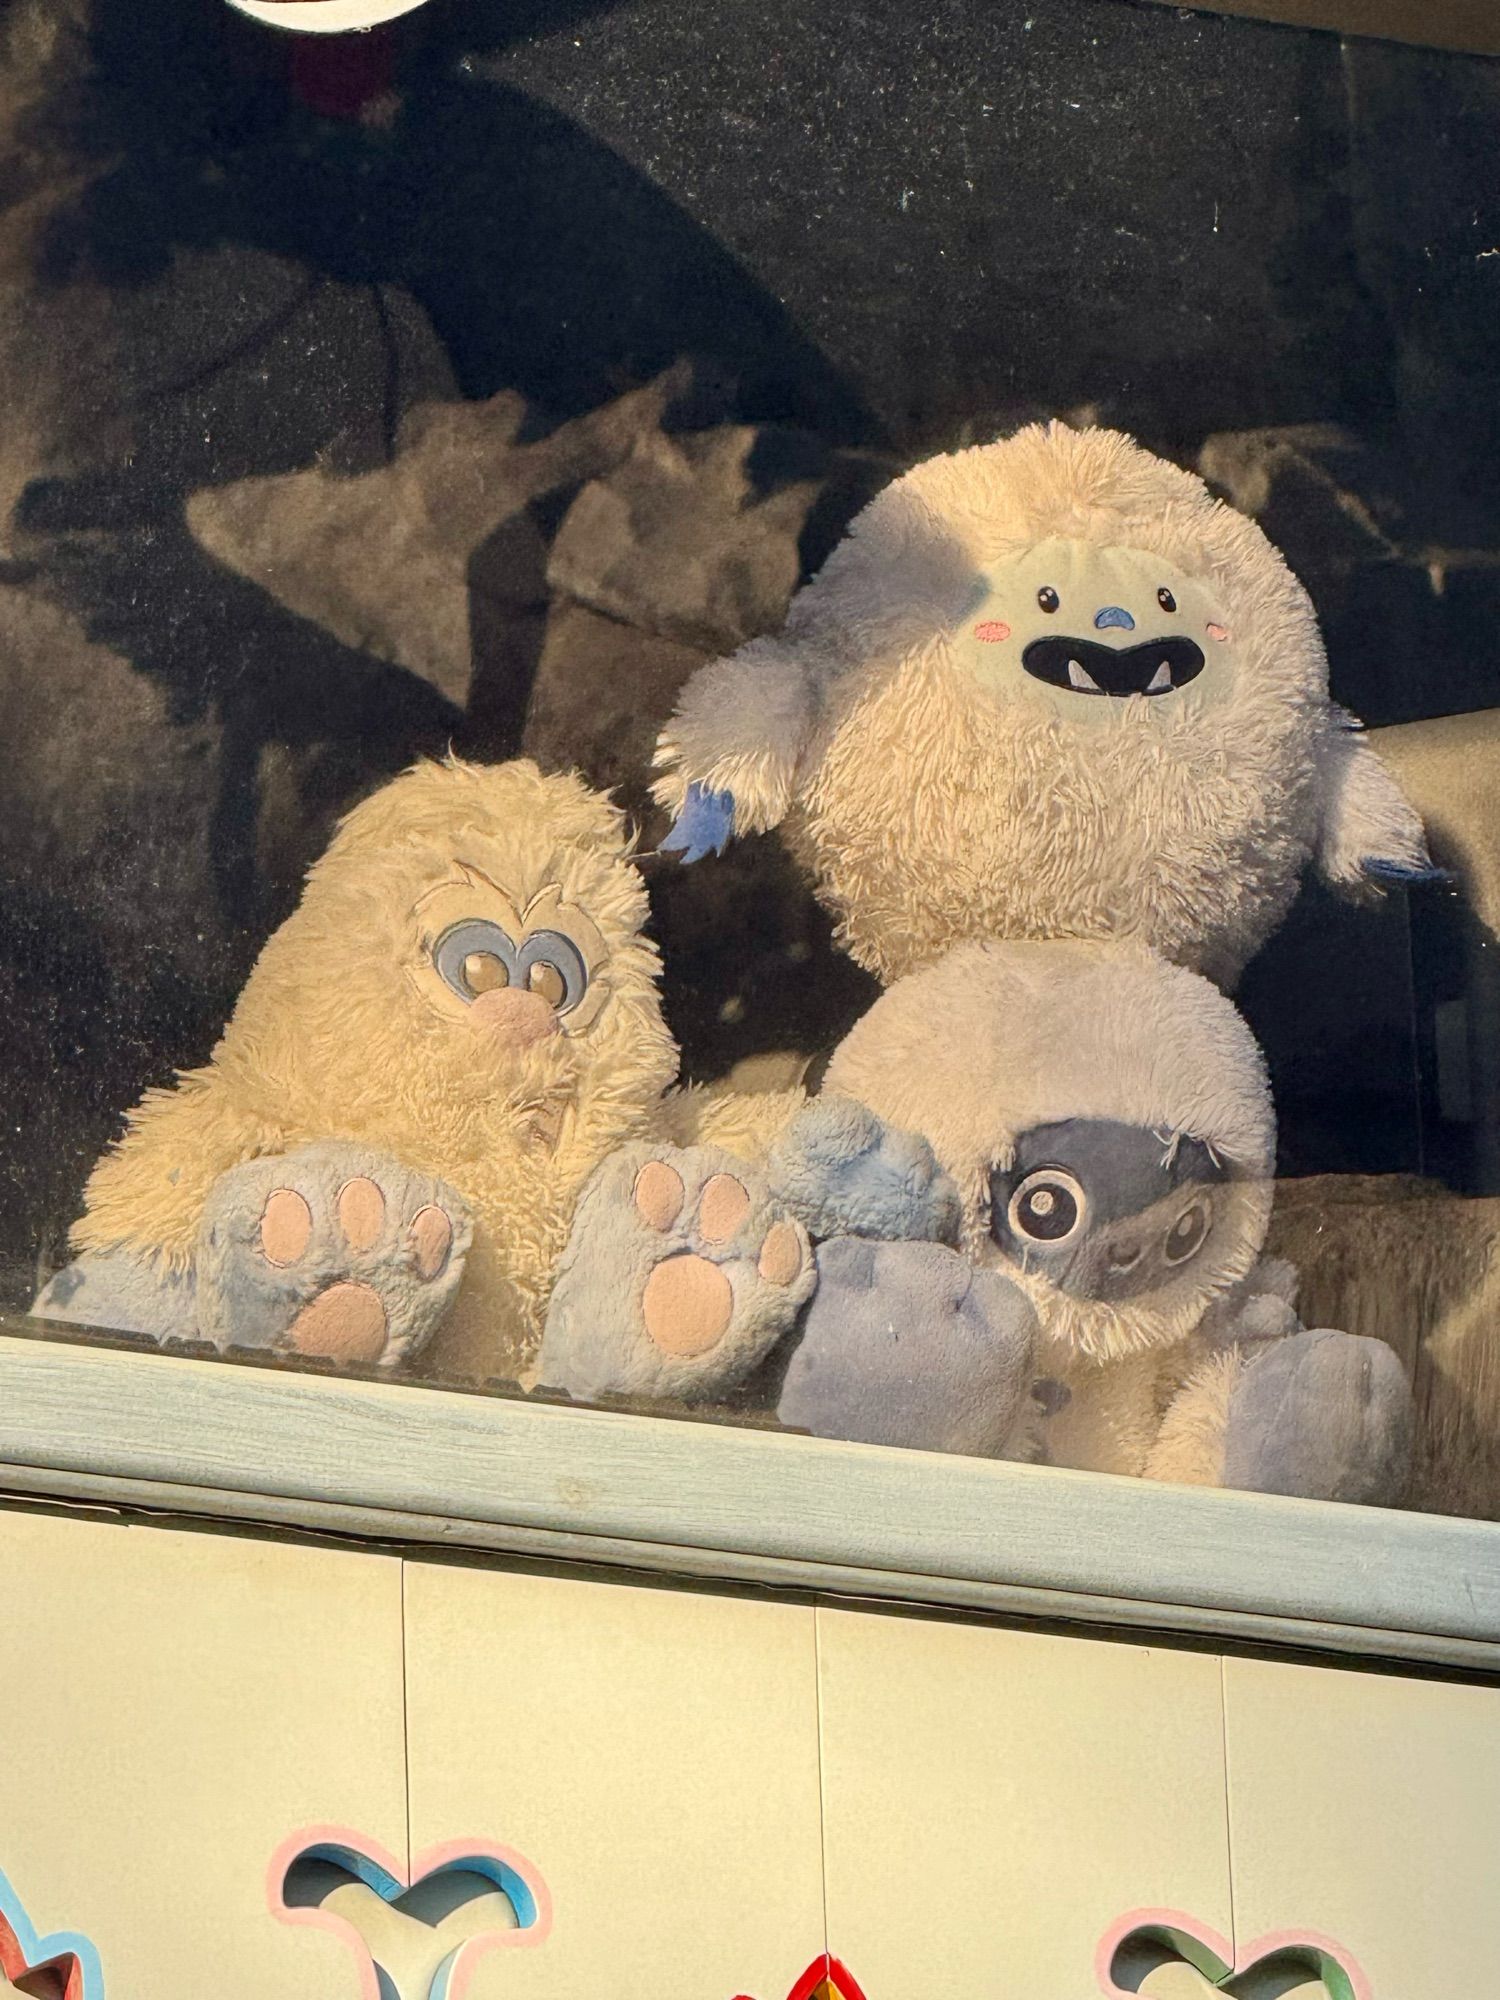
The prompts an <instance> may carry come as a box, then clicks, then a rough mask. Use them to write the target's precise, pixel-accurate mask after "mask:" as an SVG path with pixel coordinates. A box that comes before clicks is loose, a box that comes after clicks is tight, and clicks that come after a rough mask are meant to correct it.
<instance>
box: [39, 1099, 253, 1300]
mask: <svg viewBox="0 0 1500 2000" xmlns="http://www.w3.org/2000/svg"><path fill="white" fill-rule="evenodd" d="M284 1144H285V1137H284V1135H283V1134H282V1133H281V1132H279V1131H277V1130H275V1129H274V1128H272V1127H271V1126H267V1125H261V1124H259V1123H257V1122H256V1121H255V1120H254V1119H252V1118H250V1117H249V1116H247V1115H246V1114H244V1113H242V1112H240V1111H238V1110H237V1109H235V1108H234V1107H232V1106H231V1105H230V1104H228V1103H227V1102H226V1100H225V1097H224V1094H223V1092H222V1091H220V1090H216V1089H214V1088H213V1087H212V1082H211V1081H210V1080H209V1079H208V1073H207V1072H204V1071H197V1070H194V1071H190V1072H189V1073H188V1074H187V1075H185V1076H184V1077H182V1078H181V1079H180V1081H179V1082H178V1085H177V1087H176V1089H175V1090H148V1091H147V1093H146V1095H145V1096H144V1097H143V1098H142V1099H141V1101H140V1103H139V1104H138V1105H137V1106H136V1108H135V1110H134V1111H132V1112H131V1114H130V1118H129V1121H128V1123H127V1126H126V1130H125V1135H124V1137H123V1138H122V1139H121V1140H120V1142H119V1144H118V1145H117V1146H115V1147H113V1148H112V1149H111V1150H110V1151H109V1152H107V1153H106V1154H104V1156H103V1158H102V1159H100V1160H99V1162H98V1163H97V1165H96V1166H95V1168H94V1171H93V1172H92V1173H91V1174H90V1175H89V1179H88V1185H87V1187H86V1188H85V1189H84V1212H83V1214H82V1216H81V1217H80V1218H79V1220H78V1221H77V1222H76V1223H75V1224H74V1225H73V1230H72V1235H71V1244H72V1248H73V1249H74V1250H75V1251H87V1250H114V1249H117V1248H124V1249H130V1250H139V1251H145V1252H147V1253H148V1254H150V1255H151V1256H153V1257H155V1258H156V1259H157V1260H158V1261H159V1262H160V1263H161V1265H162V1266H163V1267H164V1268H165V1269H167V1270H169V1271H173V1272H181V1271H185V1270H187V1269H188V1268H189V1267H190V1266H191V1264H192V1260H193V1256H194V1253H195V1251H196V1248H197V1242H198V1224H199V1220H200V1218H201V1217H202V1214H203V1206H204V1203H205V1202H206V1201H207V1199H208V1191H209V1189H210V1188H211V1187H212V1186H213V1184H214V1182H215V1181H216V1180H217V1179H218V1177H219V1175H220V1174H222V1173H225V1172H227V1171H228V1169H229V1168H230V1167H234V1166H238V1165H239V1163H240V1161H241V1160H247V1159H251V1158H253V1157H254V1156H255V1155H257V1154H260V1153H275V1152H280V1151H281V1150H282V1148H283V1146H284Z"/></svg>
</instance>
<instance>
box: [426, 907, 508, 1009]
mask: <svg viewBox="0 0 1500 2000" xmlns="http://www.w3.org/2000/svg"><path fill="white" fill-rule="evenodd" d="M432 962H433V965H434V966H435V967H436V968H437V972H438V976H439V977H440V978H441V979H442V980H443V981H444V983H445V984H446V985H448V986H451V987H452V989H453V991H454V992H455V993H456V994H457V995H458V997H459V999H460V1000H477V999H478V998H479V996H480V994H481V993H494V992H496V991H497V990H498V989H499V988H500V987H502V986H513V985H515V984H516V948H515V946H514V944H512V942H511V940H510V938H509V936H508V935H507V934H506V932H504V931H503V930H501V928H500V926H499V925H498V924H492V923H490V922H488V921H487V920H486V919H485V918H483V917H465V918H463V919H462V921H461V922H459V923H456V924H450V925H449V926H448V928H447V930H445V931H444V932H443V935H442V936H441V937H440V938H439V939H438V941H437V943H436V944H435V945H434V946H433V947H432Z"/></svg>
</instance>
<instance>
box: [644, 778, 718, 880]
mask: <svg viewBox="0 0 1500 2000" xmlns="http://www.w3.org/2000/svg"><path fill="white" fill-rule="evenodd" d="M733 833H734V793H733V792H711V791H709V790H708V789H707V788H706V787H705V786H703V785H689V786H688V790H687V797H686V798H685V799H684V800H683V802H682V811H681V812H680V813H678V815H677V817H676V819H675V820H673V822H672V829H671V832H670V833H668V835H667V837H666V839H665V840H664V841H663V842H662V844H661V849H660V851H661V852H662V853H663V854H680V855H681V856H682V858H683V860H684V861H701V860H702V859H703V857H704V855H705V854H722V853H723V852H724V849H725V848H726V847H727V846H728V845H729V842H730V839H731V837H732V835H733Z"/></svg>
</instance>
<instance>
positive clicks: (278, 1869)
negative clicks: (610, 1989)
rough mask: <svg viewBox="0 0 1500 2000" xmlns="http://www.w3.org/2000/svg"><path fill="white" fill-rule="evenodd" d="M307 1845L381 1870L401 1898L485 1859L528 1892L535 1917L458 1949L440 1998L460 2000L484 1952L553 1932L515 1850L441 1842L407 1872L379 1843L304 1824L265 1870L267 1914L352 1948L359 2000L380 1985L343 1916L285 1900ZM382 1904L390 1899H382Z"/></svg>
mask: <svg viewBox="0 0 1500 2000" xmlns="http://www.w3.org/2000/svg"><path fill="white" fill-rule="evenodd" d="M311 1847H340V1848H346V1849H348V1850H349V1851H350V1852H351V1853H353V1854H358V1855H361V1856H363V1857H364V1858H365V1859H366V1860H369V1861H372V1862H374V1864H375V1866H376V1867H377V1868H378V1869H379V1870H380V1872H381V1873H382V1874H384V1875H386V1876H389V1878H390V1879H391V1881H392V1882H394V1883H397V1884H398V1885H399V1887H400V1890H401V1892H402V1894H405V1892H406V1891H407V1890H408V1889H410V1888H411V1887H412V1886H413V1884H414V1883H417V1882H421V1881H423V1880H424V1879H425V1878H426V1877H427V1876H429V1875H436V1874H437V1873H439V1872H440V1870H442V1869H444V1868H452V1867H454V1866H455V1865H456V1864H457V1863H458V1862H461V1861H474V1860H485V1861H494V1862H497V1863H498V1864H499V1865H500V1866H501V1867H502V1868H504V1869H507V1870H508V1871H509V1872H510V1873H511V1874H513V1875H515V1876H517V1877H519V1879H520V1880H521V1882H522V1883H523V1884H524V1885H525V1888H526V1892H527V1894H528V1895H529V1896H530V1897H531V1900H532V1903H533V1905H534V1906H535V1916H534V1918H533V1920H532V1921H531V1922H530V1923H529V1924H523V1925H521V1926H520V1927H519V1928H518V1929H516V1930H500V1931H482V1932H480V1934H479V1936H478V1937H472V1938H469V1939H468V1940H467V1941H466V1942H465V1943H464V1944H463V1945H462V1946H460V1948H459V1951H458V1954H457V1957H456V1958H455V1960H454V1963H453V1969H452V1972H451V1973H450V1975H449V1977H448V1979H447V1981H446V1983H445V1985H444V1987H443V1996H444V2000H463V1995H464V1994H465V1992H467V1990H468V1985H469V1981H470V1979H471V1978H472V1977H473V1974H474V1967H475V1966H476V1965H477V1964H478V1963H479V1961H480V1959H481V1958H483V1957H484V1956H485V1954H486V1953H488V1952H491V1951H504V1950H510V1951H519V1950H525V1949H529V1948H530V1947H531V1946H533V1945H539V1944H541V1943H543V1942H544V1941H545V1940H546V1938H547V1937H548V1936H549V1934H550V1933H551V1930H552V1895H551V1891H550V1890H549V1889H548V1887H547V1885H546V1883H545V1882H544V1881H543V1880H542V1878H541V1876H540V1875H539V1874H538V1873H537V1871H536V1869H535V1868H534V1867H533V1866H532V1864H531V1863H530V1862H529V1861H528V1860H527V1859H526V1857H525V1856H524V1855H522V1854H518V1853H517V1852H516V1851H515V1849H514V1848H511V1847H500V1846H497V1845H496V1844H495V1842H493V1841H489V1840H445V1841H441V1842H440V1843H439V1844H438V1845H437V1846H435V1847H429V1848H426V1849H425V1850H424V1851H423V1852H422V1853H421V1854H419V1855H418V1856H417V1857H416V1858H415V1859H414V1860H413V1862H412V1864H411V1867H410V1868H406V1867H403V1865H402V1864H401V1862H399V1861H398V1860H397V1859H396V1857H395V1855H394V1854H392V1853H391V1852H390V1850H389V1849H388V1848H386V1847H383V1846H382V1845H381V1844H380V1842H379V1841H378V1840H370V1839H368V1838H367V1837H366V1836H365V1835H364V1834H362V1833H356V1832H354V1831H353V1829H352V1828H349V1827H343V1826H309V1827H304V1828H302V1830H301V1831H300V1832H298V1833H293V1834H289V1835H288V1837H287V1838H286V1839H285V1840H284V1841H282V1843H281V1845H280V1846H279V1847H278V1848H277V1849H276V1852H275V1853H274V1854H273V1855H272V1856H271V1861H270V1866H269V1867H268V1868H267V1870H266V1901H267V1903H268V1904H269V1905H270V1910H271V1915H272V1916H273V1917H275V1918H276V1919H277V1921H278V1922H280V1923H283V1924H306V1925H309V1926H310V1927H312V1928H313V1929H316V1930H324V1931H327V1932H329V1934H330V1935H331V1936H333V1937H337V1938H339V1939H341V1940H342V1941H343V1943H345V1944H346V1945H348V1946H350V1948H351V1949H352V1950H353V1952H354V1954H355V1957H356V1958H357V1959H358V1961H359V1977H360V1989H359V1990H360V2000H381V1995H380V1982H379V1980H378V1978H377V1976H376V1972H375V1961H374V1960H373V1959H372V1958H371V1956H370V1953H369V1948H368V1946H367V1945H366V1944H365V1941H364V1939H363V1938H362V1937H361V1936H360V1934H359V1932H358V1931H357V1930H356V1929H355V1928H354V1926H353V1924H351V1923H350V1922H349V1920H348V1919H347V1917H340V1916H337V1915H335V1914H334V1913H333V1912H332V1911H328V1910H319V1909H307V1908H302V1907H296V1908H294V1907H291V1906H289V1905H288V1903H287V1901H286V1894H285V1891H286V1878H287V1872H288V1870H289V1869H290V1868H291V1865H292V1863H293V1862H294V1861H296V1860H297V1859H298V1858H299V1856H301V1855H303V1854H305V1853H306V1852H307V1850H308V1849H309V1848H311ZM387 1900H391V1899H389V1898H387Z"/></svg>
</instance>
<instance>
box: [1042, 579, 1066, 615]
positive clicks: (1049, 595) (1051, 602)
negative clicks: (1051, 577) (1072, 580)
mask: <svg viewBox="0 0 1500 2000" xmlns="http://www.w3.org/2000/svg"><path fill="white" fill-rule="evenodd" d="M1036 601H1037V603H1038V604H1040V605H1041V607H1042V609H1043V611H1045V612H1046V613H1047V615H1048V616H1049V617H1050V616H1051V615H1052V613H1053V612H1054V611H1055V610H1056V609H1057V607H1058V605H1059V604H1061V603H1062V599H1061V598H1060V597H1059V596H1058V594H1057V592H1056V591H1055V590H1054V589H1053V588H1052V586H1051V584H1050V583H1044V584H1043V585H1042V587H1041V589H1040V590H1039V591H1038V592H1037V594H1036Z"/></svg>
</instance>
